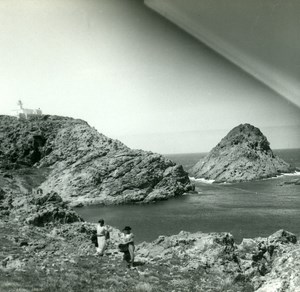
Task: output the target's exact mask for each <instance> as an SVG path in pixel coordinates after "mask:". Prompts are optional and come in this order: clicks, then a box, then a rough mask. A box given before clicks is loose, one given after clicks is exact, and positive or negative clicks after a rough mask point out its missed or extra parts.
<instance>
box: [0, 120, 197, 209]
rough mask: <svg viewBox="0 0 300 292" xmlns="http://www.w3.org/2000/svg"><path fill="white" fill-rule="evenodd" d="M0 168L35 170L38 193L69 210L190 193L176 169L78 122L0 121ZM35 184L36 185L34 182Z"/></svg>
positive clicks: (182, 174) (183, 175)
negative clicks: (54, 197) (56, 199)
mask: <svg viewBox="0 0 300 292" xmlns="http://www.w3.org/2000/svg"><path fill="white" fill-rule="evenodd" d="M0 137H1V144H0V168H1V169H2V170H7V171H9V170H11V169H18V168H24V167H25V168H26V167H27V168H29V167H30V168H31V169H32V168H37V169H39V171H38V172H39V173H40V174H41V175H43V176H44V178H43V180H42V181H43V182H42V184H41V188H42V189H43V190H44V192H50V191H55V192H57V193H59V194H60V195H61V197H62V198H63V199H64V200H65V201H69V202H71V203H72V204H74V205H75V204H79V203H83V204H91V203H102V204H120V203H129V202H150V201H155V200H162V199H166V198H169V197H173V196H177V195H181V194H183V193H184V192H187V191H189V190H192V189H193V186H192V185H191V184H190V181H189V179H188V175H187V173H186V172H185V171H184V170H183V168H182V167H181V166H178V165H176V164H175V163H173V162H172V161H170V160H168V159H166V158H164V157H163V156H161V155H158V154H154V153H151V152H146V151H142V150H132V149H130V148H128V147H127V146H125V145H124V144H123V143H121V142H119V141H117V140H113V139H110V138H108V137H106V136H104V135H102V134H100V133H98V132H97V131H96V129H94V128H91V127H90V126H89V125H88V124H87V123H86V122H84V121H82V120H77V119H72V118H66V117H58V116H36V117H30V118H29V119H27V120H18V119H16V118H14V117H8V116H0ZM40 180H41V179H40Z"/></svg>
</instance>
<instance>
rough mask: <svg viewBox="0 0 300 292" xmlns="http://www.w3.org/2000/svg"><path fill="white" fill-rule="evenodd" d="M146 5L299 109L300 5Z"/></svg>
mask: <svg viewBox="0 0 300 292" xmlns="http://www.w3.org/2000/svg"><path fill="white" fill-rule="evenodd" d="M145 2H146V4H147V5H149V6H150V7H152V8H153V9H155V10H156V11H158V12H159V13H161V14H162V15H163V16H166V17H167V18H168V19H170V20H171V21H173V22H174V23H176V24H177V25H178V26H180V27H182V28H183V29H185V30H186V31H187V32H189V33H191V34H192V35H193V36H195V37H196V38H198V39H199V40H201V41H202V42H204V43H206V44H207V45H209V46H210V47H211V48H213V49H214V50H216V51H217V52H219V53H220V54H222V55H223V56H225V57H226V58H228V59H229V60H231V61H232V62H234V63H235V64H237V65H238V66H240V67H241V68H243V69H244V70H246V71H247V72H249V73H251V75H253V76H255V77H256V78H258V79H259V80H261V81H262V82H264V83H265V84H267V85H269V86H270V87H271V88H273V89H274V90H275V91H277V92H279V93H280V94H282V95H283V96H285V97H287V98H289V99H290V100H292V101H293V102H294V103H296V104H297V105H298V106H300V82H299V80H300V66H299V64H300V31H299V28H300V1H298V0H263V1H262V0H222V1H220V0H184V1H183V0H163V1H161V0H145Z"/></svg>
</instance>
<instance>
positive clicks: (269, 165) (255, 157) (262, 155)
mask: <svg viewBox="0 0 300 292" xmlns="http://www.w3.org/2000/svg"><path fill="white" fill-rule="evenodd" d="M294 170H295V169H294V168H293V167H292V166H291V165H289V164H288V163H286V162H285V161H283V160H282V159H280V158H279V157H277V156H276V155H274V153H273V151H272V150H271V148H270V143H269V142H268V140H267V138H266V137H265V136H264V135H263V134H262V133H261V131H260V130H259V129H258V128H256V127H254V126H252V125H250V124H242V125H239V126H237V127H235V128H234V129H232V130H231V131H230V132H229V133H228V134H227V135H226V136H225V137H224V138H223V139H222V140H221V141H220V143H219V144H218V145H217V146H216V147H214V148H213V149H212V150H211V151H210V153H209V154H208V155H207V156H206V157H204V158H203V159H201V160H200V161H199V162H198V163H197V164H196V165H195V166H194V167H193V168H192V169H191V170H190V175H191V176H193V177H195V178H205V179H209V180H214V182H219V183H221V182H241V181H250V180H257V179H263V178H268V177H274V176H276V175H279V174H281V173H288V172H292V171H294Z"/></svg>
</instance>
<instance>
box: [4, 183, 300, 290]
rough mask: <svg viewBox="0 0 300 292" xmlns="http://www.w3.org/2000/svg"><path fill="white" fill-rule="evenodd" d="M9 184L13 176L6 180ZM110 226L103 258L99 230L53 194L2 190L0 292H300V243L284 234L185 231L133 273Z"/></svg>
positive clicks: (160, 244) (150, 249) (159, 243)
mask: <svg viewBox="0 0 300 292" xmlns="http://www.w3.org/2000/svg"><path fill="white" fill-rule="evenodd" d="M5 179H10V178H4V180H5ZM109 228H110V234H111V236H110V240H109V244H108V248H107V250H106V253H105V255H104V256H103V257H97V256H96V255H94V253H95V246H94V245H93V242H92V240H91V238H92V235H93V234H94V233H95V230H96V226H95V224H92V223H87V222H84V221H83V220H82V218H80V216H78V215H77V214H76V213H75V212H74V211H73V210H72V209H71V208H70V207H69V206H68V205H67V204H66V203H64V202H63V201H62V198H61V197H60V196H59V195H58V194H57V193H54V192H51V193H47V194H43V195H42V196H41V195H37V194H35V193H30V192H26V193H24V192H22V190H20V189H19V191H17V189H14V190H11V191H5V190H3V189H1V190H0V243H1V244H0V291H7V292H12V291H22V292H31V291H64V292H65V291H78V292H79V291H88V292H89V291H103V292H104V291H118V292H119V291H121V292H122V291H124V292H125V291H140V292H141V291H148V292H149V291H153V292H154V291H220V292H221V291H236V292H237V291H243V292H244V291H246V292H247V291H248V292H250V291H259V292H283V291H284V292H297V291H300V290H299V287H300V285H299V284H300V274H299V269H300V245H299V243H297V238H296V236H295V235H294V234H292V233H290V232H288V231H284V230H279V231H277V232H275V233H274V234H272V235H270V236H268V237H264V238H263V237H259V238H254V239H250V238H248V239H244V240H243V241H242V242H241V243H240V244H237V243H236V242H235V241H234V238H233V237H232V235H231V234H228V233H201V232H197V233H189V232H184V231H182V232H180V233H179V234H177V235H173V236H160V237H159V238H157V239H156V240H155V241H153V242H151V243H147V242H143V243H141V244H138V245H137V246H136V258H135V265H134V266H135V268H134V269H128V268H127V266H126V264H124V262H123V260H122V256H123V254H122V253H120V252H119V251H118V248H117V246H118V243H119V242H120V236H121V233H120V231H119V230H117V229H115V228H113V227H109Z"/></svg>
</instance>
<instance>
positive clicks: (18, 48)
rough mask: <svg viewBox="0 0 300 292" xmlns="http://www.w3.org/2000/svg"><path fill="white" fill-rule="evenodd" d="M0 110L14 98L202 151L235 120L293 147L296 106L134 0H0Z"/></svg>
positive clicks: (146, 139) (140, 144) (133, 142)
mask: <svg viewBox="0 0 300 292" xmlns="http://www.w3.org/2000/svg"><path fill="white" fill-rule="evenodd" d="M0 43H1V46H0V109H1V111H0V113H1V114H13V112H12V110H13V109H16V107H17V106H16V103H17V101H18V99H21V100H22V101H23V103H24V107H28V108H38V107H40V108H41V109H42V110H43V112H44V113H48V114H57V115H65V116H72V117H76V118H82V119H85V120H86V121H88V123H89V124H90V125H92V126H94V127H96V128H97V129H98V130H99V131H100V132H102V133H104V134H105V135H107V136H109V137H112V138H117V139H119V140H121V141H122V142H124V143H125V144H127V145H128V146H130V147H133V148H141V149H145V150H151V151H155V152H160V153H179V152H203V151H208V150H210V148H211V147H213V146H214V145H215V144H217V143H218V141H219V140H220V139H221V138H222V137H223V136H224V135H225V134H226V133H227V132H228V131H229V130H230V129H231V128H232V127H234V126H236V125H238V124H240V123H245V122H248V123H252V124H253V125H255V126H258V127H259V128H261V130H262V131H263V132H264V133H265V134H266V136H267V137H268V138H269V140H270V142H271V147H273V148H286V147H290V148H293V147H300V134H299V128H300V109H299V107H297V106H295V105H294V104H292V103H291V102H288V101H287V100H286V99H284V98H282V97H281V96H280V95H278V94H277V93H275V92H274V91H272V90H270V89H269V88H268V87H266V86H265V85H263V84H261V83H259V82H258V81H257V80H255V79H254V78H252V77H250V76H249V75H248V74H246V73H244V72H243V71H241V70H240V69H238V68H237V67H236V66H235V65H232V64H231V63H230V62H228V61H227V60H225V59H224V58H223V57H221V56H219V55H218V54H216V53H214V52H213V51H212V50H211V49H209V48H207V47H206V46H205V45H203V44H201V43H200V42H198V41H196V40H195V39H193V38H192V37H190V36H189V35H188V34H186V33H185V32H183V31H181V30H180V29H178V28H177V27H176V26H174V25H173V24H171V23H169V22H168V21H167V20H165V19H163V18H162V17H161V16H159V15H157V14H156V13H154V12H152V11H151V10H149V9H148V8H147V7H146V6H144V5H143V2H142V1H139V0H97V1H96V0H95V1H92V0H89V1H86V0H64V1H62V0H26V1H22V0H0Z"/></svg>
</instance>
